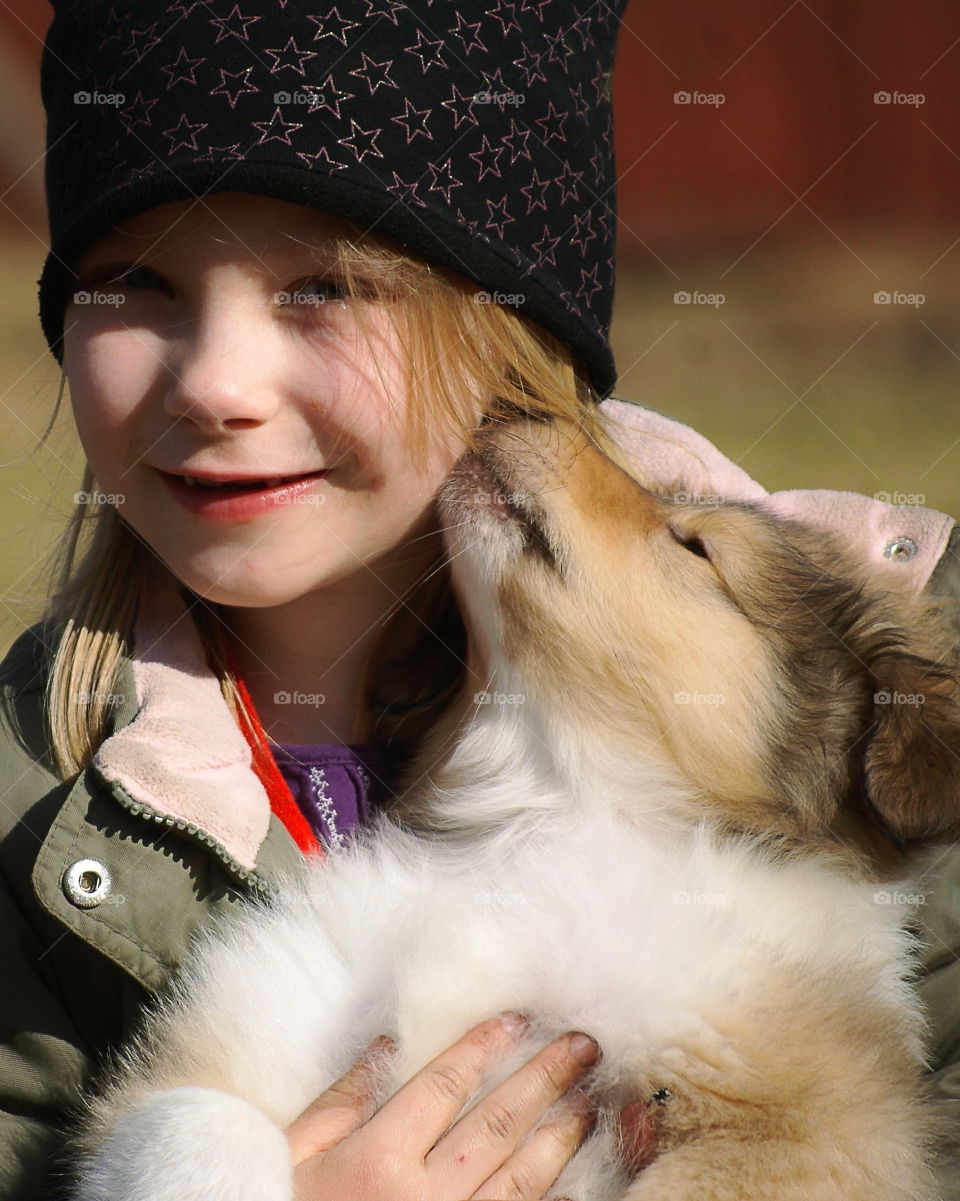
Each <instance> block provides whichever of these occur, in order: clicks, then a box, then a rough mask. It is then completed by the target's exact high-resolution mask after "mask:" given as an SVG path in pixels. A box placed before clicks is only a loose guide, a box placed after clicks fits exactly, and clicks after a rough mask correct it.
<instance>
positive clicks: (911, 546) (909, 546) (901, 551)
mask: <svg viewBox="0 0 960 1201" xmlns="http://www.w3.org/2000/svg"><path fill="white" fill-rule="evenodd" d="M917 550H918V547H917V544H916V542H914V540H913V539H912V538H908V537H907V536H906V535H905V534H901V535H900V537H899V538H894V539H893V541H892V542H888V543H887V545H886V546H885V547H884V548H883V553H884V555H885V556H886V557H887V558H888V559H912V558H913V557H914V555H915V554H916V553H917Z"/></svg>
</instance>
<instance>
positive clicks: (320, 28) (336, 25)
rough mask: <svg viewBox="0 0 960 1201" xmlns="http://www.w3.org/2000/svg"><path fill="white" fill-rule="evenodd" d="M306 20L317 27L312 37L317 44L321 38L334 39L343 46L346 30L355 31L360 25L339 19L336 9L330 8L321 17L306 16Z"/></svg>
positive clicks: (345, 42)
mask: <svg viewBox="0 0 960 1201" xmlns="http://www.w3.org/2000/svg"><path fill="white" fill-rule="evenodd" d="M307 20H308V21H312V22H313V23H314V25H316V27H317V32H316V33H315V34H314V37H313V40H314V41H315V42H319V41H320V39H321V38H336V39H337V41H338V42H340V44H341V45H343V46H346V44H347V30H348V29H357V28H358V27H359V25H360V22H359V21H348V20H347V19H346V17H341V16H340V10H339V9H338V8H331V9H330V11H329V12H328V13H325V14H324V15H323V16H322V17H311V16H308V17H307Z"/></svg>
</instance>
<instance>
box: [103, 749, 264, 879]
mask: <svg viewBox="0 0 960 1201" xmlns="http://www.w3.org/2000/svg"><path fill="white" fill-rule="evenodd" d="M91 770H92V771H93V772H94V773H95V775H96V776H97V777H98V779H99V780H100V781H101V782H102V783H103V784H104V785H105V786H106V788H107V789H108V790H109V792H110V795H111V796H112V797H113V799H114V800H115V801H117V802H118V803H119V804H121V805H122V806H123V807H124V809H126V810H127V811H128V812H129V813H132V814H133V816H134V817H143V818H146V819H147V821H151V822H154V823H155V824H156V825H161V826H168V827H169V828H170V829H173V830H176V831H178V833H181V834H186V835H187V837H188V838H190V839H192V840H193V841H194V842H197V843H200V845H201V846H204V847H206V848H207V850H210V851H213V853H214V854H215V855H216V857H217V858H218V859H219V860H220V862H221V863H223V864H224V866H225V867H227V868H229V870H230V871H231V872H232V873H233V874H234V875H235V876H237V877H239V879H240V880H242V881H243V883H244V884H247V885H249V886H250V887H251V888H253V889H254V890H256V891H257V892H258V893H260V894H261V895H262V896H263V897H265V898H269V897H270V896H272V895H273V894H274V891H275V890H274V889H273V888H272V887H271V886H270V885H269V884H267V882H266V881H265V880H264V879H263V877H262V876H261V875H260V874H259V873H258V872H256V871H251V870H250V868H247V867H244V866H243V864H241V863H238V862H237V861H236V859H234V858H233V856H232V855H231V854H230V853H229V851H227V849H226V847H224V846H223V844H222V843H219V842H217V840H216V839H215V838H214V837H213V835H211V834H208V833H207V831H206V830H203V829H201V828H200V827H199V826H195V825H194V824H193V823H192V822H187V821H184V820H183V819H182V818H178V817H170V816H169V815H168V814H165V813H159V812H158V811H157V810H156V809H152V808H151V807H150V806H149V805H146V804H144V803H143V802H142V801H135V800H134V799H133V797H131V796H130V794H129V793H128V792H126V791H125V789H124V788H123V787H121V785H119V784H117V783H116V782H115V781H114V780H109V779H107V777H106V776H105V775H103V773H102V772H101V771H100V770H99V768H97V767H95V766H94V765H91Z"/></svg>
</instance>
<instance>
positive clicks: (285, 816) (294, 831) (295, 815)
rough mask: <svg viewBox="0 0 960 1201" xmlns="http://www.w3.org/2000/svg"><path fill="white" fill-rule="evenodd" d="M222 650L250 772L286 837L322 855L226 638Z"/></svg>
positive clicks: (317, 841)
mask: <svg viewBox="0 0 960 1201" xmlns="http://www.w3.org/2000/svg"><path fill="white" fill-rule="evenodd" d="M224 648H225V650H226V654H227V663H228V664H229V666H230V671H231V673H232V674H233V679H234V682H235V683H236V686H237V692H238V693H239V694H240V701H241V703H242V705H243V711H244V715H245V717H246V720H245V721H241V722H240V729H241V730H242V731H243V736H244V738H246V740H247V744H248V746H249V747H250V751H251V754H252V756H253V770H254V771H255V772H256V773H257V776H258V777H259V779H260V783H261V784H262V785H263V787H264V789H265V790H266V793H267V796H268V797H269V798H270V809H271V811H272V812H273V813H275V814H276V815H277V817H278V818H279V819H280V820H281V821H282V822H283V824H284V826H285V827H286V828H287V831H288V832H289V834H290V837H291V838H292V839H293V841H294V842H295V843H296V844H297V846H298V847H299V848H300V850H301V851H302V852H303V853H304V854H305V855H308V854H309V855H319V856H322V855H323V846H322V844H321V843H320V840H319V839H318V838H317V836H316V834H314V832H313V828H312V827H311V825H310V823H309V822H308V821H307V819H306V818H305V817H304V816H303V813H302V812H301V810H300V806H299V805H298V804H297V802H296V801H295V800H294V799H293V793H291V791H290V789H289V788H288V787H287V782H286V780H285V779H284V778H283V776H282V774H281V772H280V769H279V767H277V764H276V762H275V760H274V758H273V755H271V753H270V745H269V743H268V742H267V736H266V734H265V733H264V729H263V726H262V725H261V724H260V718H259V717H258V716H257V710H256V708H255V707H254V704H253V700H252V699H251V697H250V693H249V691H248V690H247V686H246V684H244V682H243V679H242V677H241V675H240V671H239V668H238V667H237V660H236V656H235V655H234V653H233V650H232V649H231V647H230V646H229V645H228V644H227V642H226V639H224Z"/></svg>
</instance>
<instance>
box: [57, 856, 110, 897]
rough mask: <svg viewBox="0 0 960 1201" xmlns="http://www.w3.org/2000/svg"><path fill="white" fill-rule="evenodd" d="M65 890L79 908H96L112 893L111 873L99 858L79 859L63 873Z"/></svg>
mask: <svg viewBox="0 0 960 1201" xmlns="http://www.w3.org/2000/svg"><path fill="white" fill-rule="evenodd" d="M62 883H63V891H64V894H65V895H66V898H67V900H68V901H70V902H71V904H73V905H76V906H77V908H78V909H95V908H96V906H97V905H102V904H103V902H104V901H105V900H106V899H107V897H108V896H109V895H110V888H111V880H110V873H109V871H107V869H106V868H105V867H104V865H103V864H102V863H100V862H99V860H97V859H78V860H77V862H76V863H74V864H71V866H70V867H68V868H67V870H66V871H65V872H64V873H63V881H62Z"/></svg>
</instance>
